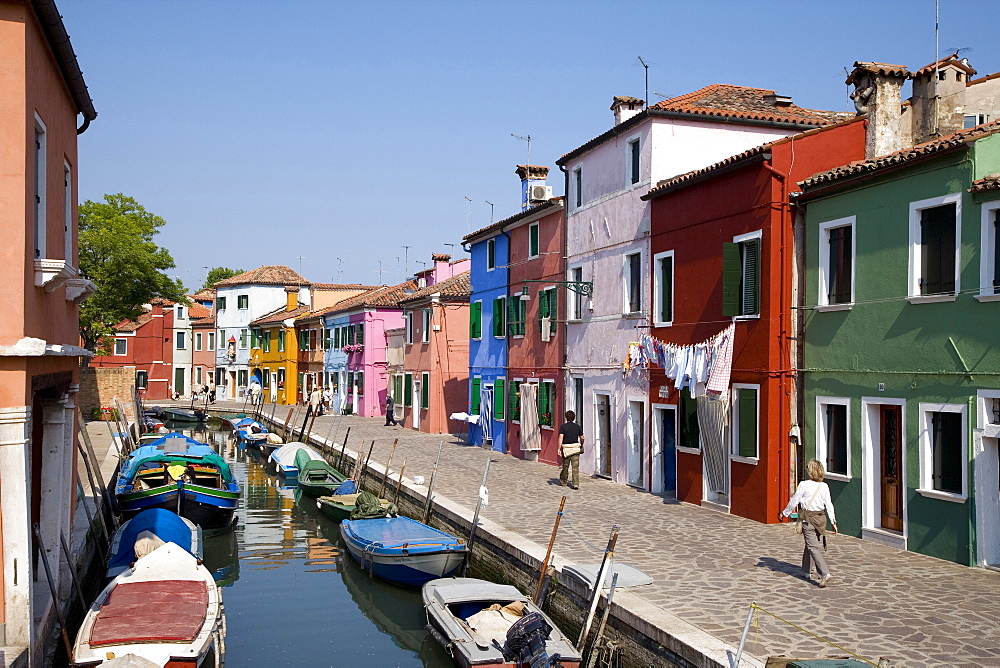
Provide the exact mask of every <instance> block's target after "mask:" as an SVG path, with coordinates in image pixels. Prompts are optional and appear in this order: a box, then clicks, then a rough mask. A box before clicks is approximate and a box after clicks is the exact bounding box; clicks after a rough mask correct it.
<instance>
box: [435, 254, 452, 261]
mask: <svg viewBox="0 0 1000 668" xmlns="http://www.w3.org/2000/svg"><path fill="white" fill-rule="evenodd" d="M449 260H451V255H448V253H431V261H433V262H448V261H449Z"/></svg>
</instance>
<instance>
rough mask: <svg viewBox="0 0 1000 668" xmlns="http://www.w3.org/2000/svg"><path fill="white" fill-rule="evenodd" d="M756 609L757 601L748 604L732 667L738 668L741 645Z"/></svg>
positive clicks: (743, 643)
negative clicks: (748, 607)
mask: <svg viewBox="0 0 1000 668" xmlns="http://www.w3.org/2000/svg"><path fill="white" fill-rule="evenodd" d="M756 609H757V601H752V602H751V603H750V609H749V610H747V621H746V622H745V623H744V624H743V633H741V634H740V646H739V647H737V648H736V658H735V659H734V660H733V667H734V668H739V665H740V659H741V658H743V645H745V644H746V642H747V634H748V633H749V632H750V622H752V621H753V611H754V610H756Z"/></svg>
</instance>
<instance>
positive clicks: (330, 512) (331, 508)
mask: <svg viewBox="0 0 1000 668" xmlns="http://www.w3.org/2000/svg"><path fill="white" fill-rule="evenodd" d="M299 479H300V480H301V477H300V478H299ZM359 496H361V493H357V494H334V495H332V496H321V497H319V498H318V499H316V507H317V508H319V510H320V512H321V513H323V514H324V515H326V516H327V517H329V518H330V519H331V520H333V521H334V522H342V521H343V520H349V519H351V513H353V512H354V508H355V504H356V503H357V501H358V497H359ZM378 502H379V505H381V506H382V508H383V509H384V510H385V512H386V514H387V515H389V514H394V513H395V506H394V504H393V503H392V501H390V500H389V499H379V500H378Z"/></svg>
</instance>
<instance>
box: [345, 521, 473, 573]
mask: <svg viewBox="0 0 1000 668" xmlns="http://www.w3.org/2000/svg"><path fill="white" fill-rule="evenodd" d="M340 535H341V536H342V537H343V539H344V543H345V544H346V546H347V551H348V552H349V553H350V554H351V557H352V558H353V559H354V560H355V561H357V562H358V563H359V564H361V567H362V568H364V569H366V570H367V571H368V572H369V573H371V574H373V575H377V576H378V577H380V578H382V579H383V580H388V581H389V582H395V583H396V584H402V585H408V586H411V587H419V586H421V585H423V584H424V583H425V582H427V581H428V580H433V579H435V578H442V577H447V576H449V575H451V574H452V573H454V572H455V571H456V570H458V568H459V567H460V566H461V565H462V563H463V562H464V561H465V557H466V554H467V553H468V547H467V546H466V545H465V544H464V542H463V541H462V540H460V539H459V538H456V537H455V536H452V535H451V534H449V533H445V532H444V531H440V530H438V529H435V528H434V527H431V526H428V525H426V524H423V523H422V522H418V521H416V520H413V519H410V518H409V517H385V518H379V519H369V520H344V521H343V522H341V523H340Z"/></svg>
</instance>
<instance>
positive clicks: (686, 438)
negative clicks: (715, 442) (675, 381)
mask: <svg viewBox="0 0 1000 668" xmlns="http://www.w3.org/2000/svg"><path fill="white" fill-rule="evenodd" d="M677 447H680V448H687V449H688V450H699V449H700V448H701V430H700V428H699V427H698V400H697V399H695V398H694V397H693V396H691V391H690V390H681V392H680V438H679V439H678V441H677Z"/></svg>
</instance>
